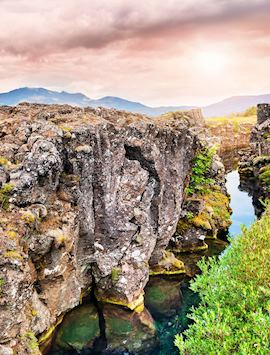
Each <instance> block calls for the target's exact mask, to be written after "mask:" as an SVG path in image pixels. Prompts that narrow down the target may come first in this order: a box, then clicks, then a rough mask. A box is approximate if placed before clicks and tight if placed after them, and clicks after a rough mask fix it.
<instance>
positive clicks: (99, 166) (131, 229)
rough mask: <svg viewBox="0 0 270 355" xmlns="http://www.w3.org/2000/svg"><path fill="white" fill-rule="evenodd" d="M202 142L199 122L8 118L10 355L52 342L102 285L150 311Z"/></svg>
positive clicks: (4, 264)
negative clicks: (48, 337) (148, 288)
mask: <svg viewBox="0 0 270 355" xmlns="http://www.w3.org/2000/svg"><path fill="white" fill-rule="evenodd" d="M202 131H203V120H202V116H201V113H200V111H198V110H193V111H190V112H185V113H175V114H172V115H170V116H168V117H167V116H164V117H160V118H156V119H150V118H147V117H146V116H142V115H135V114H130V113H127V112H122V111H116V110H108V109H102V108H97V109H92V108H85V109H81V108H73V107H71V106H67V105H63V106H58V105H36V104H20V105H18V106H17V107H2V108H0V140H1V145H0V184H1V191H0V200H1V209H0V269H1V271H0V280H1V282H0V285H1V286H0V287H1V290H0V297H1V302H0V344H3V346H5V347H6V348H7V349H8V348H14V349H17V350H16V351H19V353H26V354H27V353H28V350H27V349H28V347H29V344H28V343H29V342H27V336H24V335H25V334H28V333H29V332H32V333H33V334H34V335H38V334H40V333H42V332H43V331H45V330H47V329H48V328H49V327H50V326H51V325H52V324H54V323H55V322H56V320H57V319H58V318H59V316H61V315H62V314H64V313H65V312H67V311H68V310H70V309H72V308H74V307H75V306H76V305H78V304H79V302H80V298H81V295H82V294H84V293H85V292H89V290H90V289H91V288H92V287H93V285H94V286H95V293H96V296H97V298H98V299H101V300H103V301H109V302H112V303H118V304H123V305H126V306H128V307H130V308H134V307H135V306H136V305H137V304H138V302H142V301H141V300H142V297H143V289H144V287H145V285H146V283H147V281H148V277H149V265H150V266H153V265H156V264H157V263H158V262H159V261H160V259H161V258H162V255H163V252H164V249H165V248H166V247H167V245H168V243H169V241H170V239H171V237H172V235H173V234H174V232H175V229H176V225H177V222H178V220H179V216H180V213H181V205H182V202H183V191H184V188H185V186H186V184H187V182H188V179H189V174H190V164H191V161H192V159H193V158H194V155H195V153H196V150H197V149H198V147H199V146H200V139H199V137H200V134H201V133H202ZM86 290H88V291H86ZM28 337H29V334H28ZM22 339H25V340H23V341H22ZM18 349H19V350H18ZM7 351H8V350H7Z"/></svg>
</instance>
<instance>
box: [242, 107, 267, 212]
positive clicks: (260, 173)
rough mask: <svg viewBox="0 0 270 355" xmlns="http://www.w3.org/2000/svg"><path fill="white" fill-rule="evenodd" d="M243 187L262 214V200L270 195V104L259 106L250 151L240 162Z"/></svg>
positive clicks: (257, 210)
mask: <svg viewBox="0 0 270 355" xmlns="http://www.w3.org/2000/svg"><path fill="white" fill-rule="evenodd" d="M239 173H240V177H241V185H242V187H243V188H244V189H245V190H247V191H249V192H250V194H252V196H253V204H254V206H255V208H256V214H257V215H260V214H261V212H262V210H263V205H262V204H261V202H260V201H263V200H265V199H266V198H269V197H270V189H269V187H270V105H269V104H259V105H258V106H257V124H256V126H255V127H254V129H253V130H252V132H251V138H250V147H249V151H248V152H247V153H246V154H245V155H243V157H242V159H241V162H240V164H239Z"/></svg>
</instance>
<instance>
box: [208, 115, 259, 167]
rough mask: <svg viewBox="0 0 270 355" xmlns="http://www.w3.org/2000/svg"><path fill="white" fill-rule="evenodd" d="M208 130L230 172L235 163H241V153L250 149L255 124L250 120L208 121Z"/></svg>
mask: <svg viewBox="0 0 270 355" xmlns="http://www.w3.org/2000/svg"><path fill="white" fill-rule="evenodd" d="M206 125H207V129H208V131H209V134H210V137H211V138H212V141H213V144H217V145H218V147H219V148H218V154H219V156H220V157H221V158H222V160H223V163H224V165H225V168H226V170H230V169H231V168H232V166H233V162H236V163H237V162H238V161H239V158H240V156H239V152H240V151H242V150H245V149H247V148H249V143H250V135H251V131H252V129H253V128H254V125H255V122H254V123H253V122H249V121H248V120H247V121H245V120H244V119H243V122H241V121H240V122H238V121H236V122H234V121H233V119H232V120H230V119H229V118H228V119H227V120H225V121H222V120H220V121H218V120H216V121H215V120H206Z"/></svg>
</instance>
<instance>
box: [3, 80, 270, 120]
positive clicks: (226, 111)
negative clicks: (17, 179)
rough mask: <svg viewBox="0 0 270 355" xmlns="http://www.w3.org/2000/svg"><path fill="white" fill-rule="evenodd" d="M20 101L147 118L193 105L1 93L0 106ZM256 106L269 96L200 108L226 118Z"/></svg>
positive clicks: (44, 91)
mask: <svg viewBox="0 0 270 355" xmlns="http://www.w3.org/2000/svg"><path fill="white" fill-rule="evenodd" d="M20 102H31V103H43V104H70V105H76V106H81V107H86V106H92V107H98V106H103V107H107V108H116V109H119V110H126V111H131V112H136V113H142V114H146V115H149V116H157V115H160V114H162V113H165V112H168V111H179V110H189V109H192V108H195V107H196V106H160V107H150V106H146V105H143V104H141V103H139V102H133V101H128V100H125V99H121V98H119V97H113V96H105V97H102V98H101V99H97V100H94V99H91V98H89V97H87V96H86V95H84V94H81V93H75V94H73V93H68V92H65V91H62V92H57V91H51V90H47V89H44V88H28V87H25V88H20V89H15V90H12V91H9V92H6V93H2V94H0V105H17V104H18V103H20ZM258 103H270V94H268V95H257V96H233V97H230V98H227V99H225V100H223V101H220V102H217V103H214V104H212V105H209V106H205V107H201V109H202V111H203V114H204V116H205V117H215V116H225V115H230V114H232V113H238V112H243V111H245V110H246V109H247V108H249V107H250V106H254V105H257V104H258Z"/></svg>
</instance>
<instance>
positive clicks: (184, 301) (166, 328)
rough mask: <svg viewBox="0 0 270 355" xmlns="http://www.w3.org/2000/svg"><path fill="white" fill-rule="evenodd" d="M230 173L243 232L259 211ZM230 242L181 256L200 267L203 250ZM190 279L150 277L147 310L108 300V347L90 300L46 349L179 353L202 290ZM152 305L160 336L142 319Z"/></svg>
mask: <svg viewBox="0 0 270 355" xmlns="http://www.w3.org/2000/svg"><path fill="white" fill-rule="evenodd" d="M226 178H227V183H226V186H227V190H228V193H229V194H230V195H231V203H230V205H231V208H232V211H233V212H232V225H231V227H230V229H229V234H230V236H236V235H238V234H239V233H240V232H241V225H246V226H249V225H250V224H251V223H252V222H253V221H254V220H255V211H254V208H253V205H252V198H251V197H250V196H249V195H248V193H247V192H244V191H241V190H240V189H239V185H240V179H239V174H238V172H237V170H235V171H232V172H230V173H228V174H227V177H226ZM226 246H227V244H226V243H225V242H222V241H219V240H217V241H211V242H209V249H208V250H207V251H205V252H201V253H198V254H186V255H185V254H181V258H182V259H183V261H184V262H185V263H186V262H188V263H190V264H192V265H193V266H192V267H193V269H194V273H196V272H197V271H198V269H196V263H197V262H198V261H199V259H200V258H201V257H202V255H205V256H212V255H218V254H220V253H221V252H222V251H223V250H224V249H225V248H226ZM189 281H190V278H188V277H186V276H174V277H168V276H167V277H159V276H153V277H151V278H150V281H149V283H148V284H147V286H146V289H145V304H146V308H147V310H145V312H146V313H144V314H143V315H142V316H139V315H138V314H136V312H131V311H129V310H124V309H123V308H122V309H120V308H119V307H117V306H113V305H105V306H104V307H103V313H104V317H105V322H106V345H107V350H99V345H100V344H99V343H98V342H96V340H94V339H96V338H97V337H98V334H99V325H98V315H97V313H96V310H95V307H94V305H93V303H92V302H91V300H90V301H89V302H88V303H86V304H84V305H82V306H80V307H78V308H76V309H75V310H73V311H71V312H70V313H69V314H68V315H67V316H66V317H65V319H64V322H63V323H62V324H61V326H60V327H59V329H58V332H57V334H56V336H55V339H54V344H53V346H52V348H51V350H49V352H47V354H50V355H52V354H54V355H56V354H57V355H58V354H74V355H75V354H90V355H94V354H115V355H116V354H117V355H129V354H151V355H177V354H178V351H177V349H176V348H175V347H174V344H173V342H174V337H175V335H176V334H177V333H180V332H183V331H184V330H185V329H186V328H187V326H188V324H189V322H190V321H189V318H188V317H187V315H188V313H189V312H190V309H191V307H192V306H196V305H197V304H198V302H199V299H198V297H197V295H196V294H194V293H193V292H192V291H191V290H190V289H189ZM148 311H149V312H150V314H151V316H152V317H153V319H154V322H155V327H156V329H157V336H156V337H154V338H153V336H152V335H150V334H147V330H146V328H144V327H143V326H142V325H141V324H145V322H147V321H148V320H149V318H147V317H149V313H148ZM151 316H150V318H151ZM140 317H141V318H140ZM138 344H139V345H138ZM137 345H138V346H139V348H140V350H139V351H138V352H137V351H136V350H135V351H134V350H133V351H130V347H131V348H132V347H133V349H136V346H137ZM108 348H109V349H113V350H108ZM118 349H119V350H118ZM142 349H143V350H142Z"/></svg>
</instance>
